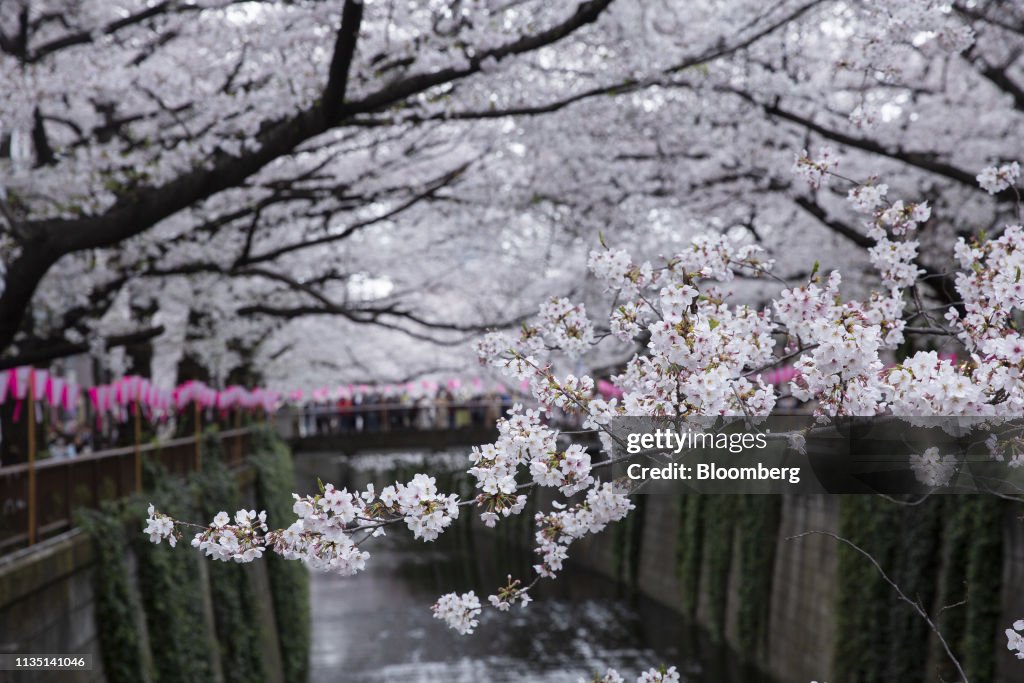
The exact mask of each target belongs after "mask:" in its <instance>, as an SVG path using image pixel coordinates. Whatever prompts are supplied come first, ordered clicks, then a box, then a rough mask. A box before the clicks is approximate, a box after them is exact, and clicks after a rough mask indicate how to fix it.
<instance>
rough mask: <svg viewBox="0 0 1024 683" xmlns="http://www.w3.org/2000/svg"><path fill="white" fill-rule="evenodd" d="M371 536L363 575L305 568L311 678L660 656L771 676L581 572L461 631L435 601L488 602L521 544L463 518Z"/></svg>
mask: <svg viewBox="0 0 1024 683" xmlns="http://www.w3.org/2000/svg"><path fill="white" fill-rule="evenodd" d="M378 474H379V473H378ZM383 476H384V478H387V474H386V473H385V474H384V475H383ZM355 478H357V479H362V478H365V477H359V476H358V475H357V476H356V477H355ZM372 478H374V479H378V476H377V475H374V476H372ZM393 478H394V476H392V477H391V479H393ZM403 478H404V477H403ZM349 483H357V482H352V481H350V482H349ZM359 483H361V482H359ZM524 531H528V530H526V529H524ZM375 540H376V543H374V542H373V541H371V542H370V543H369V544H368V545H367V549H368V550H369V552H370V555H371V557H370V560H369V562H368V563H367V569H366V571H364V572H362V573H361V574H359V575H357V576H355V577H341V576H336V575H330V574H321V573H314V575H313V577H312V578H313V583H312V600H313V605H312V608H313V645H312V653H311V659H312V672H311V673H312V675H311V678H310V680H314V681H321V682H328V681H345V682H349V681H351V682H354V683H369V682H371V681H373V682H378V681H403V682H404V681H409V682H410V683H415V682H426V681H443V682H446V683H449V682H450V683H462V682H466V683H469V682H470V681H472V682H473V683H479V682H483V681H497V682H501V681H542V682H549V683H556V682H557V683H562V682H566V683H568V682H572V683H575V682H576V681H578V680H580V679H581V678H585V679H586V680H590V677H591V676H592V675H593V674H594V673H595V672H598V671H599V672H601V673H603V672H604V671H605V669H607V668H608V667H615V668H617V669H618V670H619V671H620V673H622V674H623V675H625V676H626V677H627V680H632V678H631V676H632V677H635V676H636V674H637V673H638V672H639V671H640V670H642V669H645V668H647V667H650V666H658V665H662V664H664V665H666V666H668V665H675V666H677V667H678V668H679V670H680V671H681V672H682V674H683V678H684V680H686V681H692V682H701V683H712V682H713V683H741V682H742V683H754V682H757V683H761V682H766V681H767V679H766V678H763V677H762V676H760V675H757V674H756V673H754V672H752V671H750V670H749V669H746V668H745V667H743V666H742V665H741V664H740V663H739V658H738V657H737V656H736V654H735V653H733V652H729V651H728V650H725V649H724V648H722V647H719V646H716V645H713V644H712V643H711V642H710V641H709V640H708V639H707V637H706V636H705V635H704V634H703V633H702V632H701V631H700V630H699V629H695V628H693V627H692V626H691V625H689V624H687V623H685V622H684V620H682V619H681V618H680V617H679V616H678V615H677V614H676V613H674V612H673V611H671V610H669V609H667V608H664V607H662V606H660V605H657V604H655V603H653V602H651V601H648V600H644V599H640V598H637V597H635V596H631V595H630V594H629V591H628V590H626V589H624V588H623V587H622V586H620V585H619V584H617V583H616V582H614V581H611V580H608V579H605V578H603V577H600V576H597V575H595V574H593V573H591V572H586V571H582V570H580V569H573V568H570V569H568V570H567V571H565V572H564V573H563V574H562V575H561V576H560V578H558V579H556V580H554V581H543V582H541V583H540V584H539V585H538V586H537V587H536V588H535V589H534V590H533V592H532V593H533V595H534V597H535V602H533V603H531V604H530V605H529V606H528V607H527V608H525V609H523V608H520V607H518V606H516V607H513V608H512V610H510V611H509V612H506V613H500V612H497V611H496V610H493V609H490V608H489V606H485V607H484V610H483V614H482V615H481V617H480V626H479V627H478V628H477V629H476V631H475V632H474V633H473V634H472V635H468V636H461V635H459V634H458V633H456V632H455V631H452V630H450V629H448V628H447V627H446V626H445V625H444V623H442V622H441V621H439V620H437V619H434V618H433V615H432V613H431V611H430V606H431V604H433V602H434V601H435V600H436V599H437V597H438V596H440V595H442V594H444V593H447V592H450V591H453V590H454V591H459V592H463V591H466V590H469V589H474V590H476V593H477V595H478V596H479V597H480V599H481V601H482V602H486V596H487V595H488V594H490V593H493V592H495V590H494V589H495V588H496V587H497V586H498V585H499V583H502V582H503V581H502V579H503V578H504V576H505V574H506V573H508V572H509V571H512V572H513V573H515V574H516V575H517V576H520V577H528V576H530V574H529V573H528V572H527V571H526V569H527V568H528V566H529V564H530V563H531V562H532V559H531V557H530V555H529V553H528V551H525V550H523V549H522V548H521V547H518V546H516V547H513V545H514V544H512V543H510V542H509V541H508V540H507V539H506V540H502V539H501V538H500V537H498V536H497V535H496V534H494V533H493V532H481V531H470V529H469V527H468V526H467V525H465V524H463V525H461V527H460V528H458V529H452V530H450V531H449V532H448V533H447V534H445V535H443V536H442V537H441V539H439V540H438V541H436V542H434V543H427V544H424V543H421V542H418V541H412V540H411V536H410V534H408V533H405V530H404V527H403V528H401V529H399V528H395V529H394V531H392V532H391V533H389V535H388V537H387V538H384V539H375Z"/></svg>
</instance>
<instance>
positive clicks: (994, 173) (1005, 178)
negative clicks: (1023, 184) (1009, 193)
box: [977, 161, 1020, 194]
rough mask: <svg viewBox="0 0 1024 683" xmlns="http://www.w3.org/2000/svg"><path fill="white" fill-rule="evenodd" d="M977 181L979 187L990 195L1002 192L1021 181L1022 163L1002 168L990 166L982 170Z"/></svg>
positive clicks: (1005, 165) (1004, 165) (1013, 163)
mask: <svg viewBox="0 0 1024 683" xmlns="http://www.w3.org/2000/svg"><path fill="white" fill-rule="evenodd" d="M977 179H978V185H980V186H981V188H982V189H983V190H986V191H987V192H988V193H989V194H996V193H998V192H1002V191H1003V190H1005V189H1006V188H1008V187H1013V186H1014V185H1016V184H1017V180H1019V179H1020V163H1018V162H1016V161H1014V162H1012V163H1009V164H1003V165H1002V166H988V167H986V168H983V169H981V173H979V174H978V176H977Z"/></svg>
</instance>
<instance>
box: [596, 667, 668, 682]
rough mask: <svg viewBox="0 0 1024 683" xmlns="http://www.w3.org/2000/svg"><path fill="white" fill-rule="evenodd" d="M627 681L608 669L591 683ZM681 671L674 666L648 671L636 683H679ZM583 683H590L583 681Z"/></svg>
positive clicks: (613, 670)
mask: <svg viewBox="0 0 1024 683" xmlns="http://www.w3.org/2000/svg"><path fill="white" fill-rule="evenodd" d="M625 680H626V679H625V678H623V677H622V674H620V673H619V672H618V671H616V670H615V669H608V670H607V671H606V672H605V673H604V675H603V676H600V675H597V676H594V677H593V678H591V679H590V681H589V683H624V681H625ZM680 680H682V679H680V677H679V671H678V670H677V669H676V667H674V666H670V667H669V668H667V669H665V668H662V669H648V670H647V671H644V672H642V673H641V674H640V675H639V676H637V678H636V683H679V681H680ZM581 683H588V682H587V681H584V680H582V679H581Z"/></svg>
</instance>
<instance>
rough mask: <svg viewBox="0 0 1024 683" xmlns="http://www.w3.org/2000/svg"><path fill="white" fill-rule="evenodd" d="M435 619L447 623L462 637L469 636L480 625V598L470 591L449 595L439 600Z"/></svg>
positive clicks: (435, 605)
mask: <svg viewBox="0 0 1024 683" xmlns="http://www.w3.org/2000/svg"><path fill="white" fill-rule="evenodd" d="M432 609H433V612H434V618H435V619H440V620H442V621H443V622H445V623H446V624H447V625H448V627H449V628H452V629H455V630H456V631H458V632H459V633H461V634H462V635H468V634H470V633H472V632H473V630H474V629H476V627H477V626H478V625H479V624H480V621H479V620H478V619H477V617H479V616H480V598H478V597H477V596H476V593H474V592H473V591H469V592H468V593H463V594H462V595H459V594H458V593H447V594H445V595H442V596H441V597H440V598H438V599H437V602H435V603H434V606H433V608H432Z"/></svg>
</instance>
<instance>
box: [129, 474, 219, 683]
mask: <svg viewBox="0 0 1024 683" xmlns="http://www.w3.org/2000/svg"><path fill="white" fill-rule="evenodd" d="M147 465H150V466H149V467H147V468H146V469H147V471H148V475H149V476H147V477H146V478H147V479H149V480H151V481H153V482H154V484H155V486H154V487H153V489H152V490H151V491H147V493H146V495H147V498H149V499H150V500H151V501H152V502H153V503H154V504H155V505H156V506H157V507H158V508H159V509H161V510H165V511H166V512H167V513H168V514H170V515H173V516H174V517H176V518H178V519H194V518H195V517H196V516H197V511H196V510H195V509H194V507H193V506H192V505H190V504H188V503H187V502H185V501H192V500H194V495H193V494H194V490H193V489H192V488H191V487H188V486H186V485H185V484H184V483H182V482H181V481H179V480H175V479H173V478H171V477H168V476H163V475H162V474H161V473H160V472H159V471H158V468H157V467H156V466H154V465H152V464H150V463H147ZM127 517H128V518H129V519H134V520H136V522H138V520H142V519H145V517H146V512H145V503H143V502H142V501H135V502H134V503H133V504H131V505H129V506H128V510H127ZM132 545H133V547H134V550H135V556H136V558H137V559H138V581H139V592H140V594H141V595H142V607H143V610H144V612H145V614H146V625H147V628H148V630H149V636H150V645H151V651H152V655H153V663H154V666H155V669H156V680H157V682H158V683H201V682H203V681H211V680H215V675H214V667H213V665H212V662H211V648H210V642H211V641H212V639H213V638H212V634H211V633H209V631H208V628H207V623H208V622H207V617H206V612H205V608H204V600H203V599H201V596H202V595H203V593H204V591H205V586H204V585H203V582H202V580H201V579H202V575H201V574H200V572H199V571H198V569H199V567H198V563H199V562H200V561H202V560H201V559H200V558H199V557H198V556H197V555H196V553H194V552H188V551H187V550H185V551H184V552H182V550H183V549H177V550H175V549H173V548H170V547H168V545H167V544H166V543H161V544H159V545H156V544H153V543H150V542H149V539H148V538H147V537H145V536H144V535H143V534H141V533H138V534H135V535H134V537H133V543H132Z"/></svg>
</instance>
